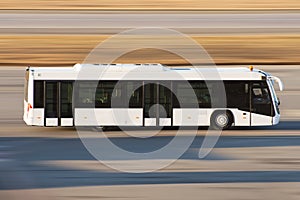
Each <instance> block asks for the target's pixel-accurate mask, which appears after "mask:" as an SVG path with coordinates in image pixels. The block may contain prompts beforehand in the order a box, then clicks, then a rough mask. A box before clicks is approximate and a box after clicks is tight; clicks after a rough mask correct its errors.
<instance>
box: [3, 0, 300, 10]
mask: <svg viewBox="0 0 300 200" xmlns="http://www.w3.org/2000/svg"><path fill="white" fill-rule="evenodd" d="M299 8H300V1H299V0H285V1H282V0H226V1H224V0H184V1H183V0H142V1H141V0H118V1H112V0H87V1H85V0H72V1H65V0H26V1H20V0H2V1H0V9H39V10H48V9H55V10H122V9H124V10H228V9H230V10H232V9H234V10H235V9H236V10H245V9H246V10H251V9H255V10H269V9H270V10H274V9H299Z"/></svg>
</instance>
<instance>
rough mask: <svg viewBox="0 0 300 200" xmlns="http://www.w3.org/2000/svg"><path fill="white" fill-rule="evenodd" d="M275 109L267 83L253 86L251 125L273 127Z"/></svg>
mask: <svg viewBox="0 0 300 200" xmlns="http://www.w3.org/2000/svg"><path fill="white" fill-rule="evenodd" d="M273 115H274V109H273V107H272V100H271V96H270V92H269V90H268V86H267V84H266V83H265V82H258V83H252V85H251V125H253V126H259V125H272V116H273Z"/></svg>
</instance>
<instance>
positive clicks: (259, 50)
mask: <svg viewBox="0 0 300 200" xmlns="http://www.w3.org/2000/svg"><path fill="white" fill-rule="evenodd" d="M138 27H161V28H168V29H174V30H177V31H180V32H182V33H184V34H186V35H188V36H190V37H191V38H193V39H194V40H195V41H196V42H198V43H199V44H200V45H202V46H203V47H204V48H205V49H206V51H207V52H208V53H209V55H210V56H211V58H212V59H213V61H214V62H215V63H216V64H217V66H219V67H241V66H244V67H248V66H249V65H253V66H254V67H255V68H259V69H263V70H265V71H267V72H270V73H272V74H273V75H276V76H278V77H280V78H281V79H282V80H283V82H284V84H285V90H284V91H283V92H278V96H279V98H280V99H281V112H282V122H281V123H280V124H279V125H278V126H275V127H261V128H244V129H233V130H229V131H224V132H223V133H222V137H221V138H220V140H219V141H218V143H217V145H216V148H215V149H214V150H213V152H212V153H211V154H210V155H209V156H208V157H207V158H205V159H203V160H199V158H198V157H197V155H198V154H197V153H198V149H199V147H200V145H201V143H202V141H203V139H204V136H205V134H206V130H205V129H204V130H202V129H200V130H199V131H198V132H199V133H198V135H197V137H196V140H195V142H194V143H193V144H192V146H191V147H190V148H189V149H188V151H187V152H186V153H185V154H184V155H183V156H182V158H180V159H179V160H178V161H176V162H175V163H174V164H172V165H170V166H169V167H167V168H165V169H162V170H160V171H158V172H155V173H147V174H127V173H122V172H117V171H115V170H112V169H110V168H108V167H106V166H104V165H103V164H101V163H99V162H98V161H96V160H95V159H94V158H93V157H92V156H91V155H90V154H89V153H88V152H87V150H86V149H85V148H84V146H83V145H82V143H81V142H80V139H79V138H78V135H77V133H76V130H75V129H66V128H65V129H63V128H45V127H28V126H25V125H24V122H23V121H22V115H23V99H24V97H23V87H24V86H23V82H24V70H25V67H26V66H29V65H30V66H36V67H43V66H57V67H59V66H69V67H71V66H73V65H74V64H75V63H81V62H83V61H84V59H85V57H86V56H87V54H88V53H89V52H90V51H91V50H92V49H94V48H95V47H96V46H97V45H98V44H100V43H101V42H102V41H104V40H105V39H107V38H110V37H112V36H113V35H114V34H117V33H119V32H121V31H125V30H129V29H132V28H138ZM147 37H148V39H149V42H150V43H151V35H150V36H147ZM152 39H153V38H152ZM128 41H129V42H128V43H129V44H130V40H128ZM172 45H173V46H172V47H173V48H182V46H180V45H178V44H172ZM110 51H113V49H110ZM108 52H109V51H108ZM116 62H119V63H162V64H166V65H169V66H174V65H176V66H178V65H180V66H185V65H188V64H189V63H187V62H186V60H184V59H183V58H181V57H180V56H177V55H174V54H172V53H170V52H166V51H161V50H157V49H141V50H138V51H135V52H131V53H128V54H126V55H123V56H122V57H120V58H118V59H117V60H116ZM299 77H300V1H299V0H285V1H283V0H117V1H112V0H110V1H109V0H73V1H68V0H65V1H63V0H26V1H19V0H2V1H0V111H1V112H0V199H20V198H22V199H107V198H109V199H183V198H185V199H200V198H201V199H222V200H224V199H299V198H300V193H299V188H300V184H299V182H300V155H299V153H298V152H299V150H300V132H299V131H300V105H299V102H300V82H299ZM106 134H107V135H108V136H109V137H111V138H113V139H114V140H116V142H119V143H124V144H125V145H128V146H130V147H132V148H133V149H134V150H135V151H144V150H145V149H147V145H150V146H151V145H153V144H154V145H155V144H157V143H158V144H159V143H161V142H163V141H168V140H170V139H171V138H172V137H173V136H174V135H175V134H176V131H174V130H163V131H161V133H160V135H158V136H157V137H154V138H152V139H150V140H147V142H143V141H141V140H137V139H134V138H129V137H127V136H124V134H123V133H121V131H118V130H117V131H116V130H114V131H108V132H106ZM141 134H147V133H141ZM187 136H188V133H187ZM139 142H142V143H139ZM114 162H120V163H123V162H124V164H125V165H128V166H133V167H134V166H135V165H139V164H141V162H142V164H145V165H148V164H149V166H150V165H151V162H154V161H151V162H149V161H138V160H127V161H114Z"/></svg>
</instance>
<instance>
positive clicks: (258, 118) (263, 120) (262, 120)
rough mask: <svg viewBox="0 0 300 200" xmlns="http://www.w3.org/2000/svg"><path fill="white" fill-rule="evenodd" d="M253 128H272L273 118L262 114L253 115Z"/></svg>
mask: <svg viewBox="0 0 300 200" xmlns="http://www.w3.org/2000/svg"><path fill="white" fill-rule="evenodd" d="M251 115H252V116H251V126H271V125H273V117H271V116H266V115H260V114H255V113H252V114H251Z"/></svg>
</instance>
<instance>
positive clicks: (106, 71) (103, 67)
mask: <svg viewBox="0 0 300 200" xmlns="http://www.w3.org/2000/svg"><path fill="white" fill-rule="evenodd" d="M28 69H29V70H30V71H31V72H32V73H33V77H34V79H36V80H77V79H79V80H97V79H102V80H120V79H122V80H126V79H127V80H178V79H180V78H182V79H184V80H219V79H221V80H262V79H264V78H265V77H266V76H267V75H268V74H267V73H265V72H263V71H261V70H257V69H254V70H251V69H249V68H245V67H238V68H236V67H231V68H215V67H213V66H212V67H201V68H200V67H199V68H193V67H192V68H191V67H167V66H164V65H161V64H76V65H74V66H73V67H30V68H28Z"/></svg>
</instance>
